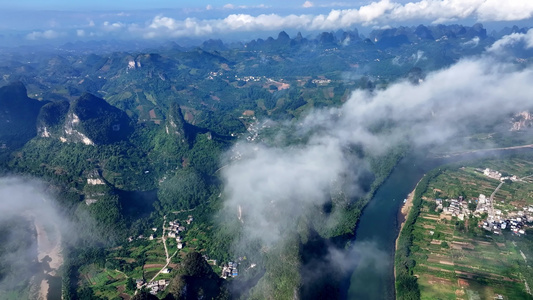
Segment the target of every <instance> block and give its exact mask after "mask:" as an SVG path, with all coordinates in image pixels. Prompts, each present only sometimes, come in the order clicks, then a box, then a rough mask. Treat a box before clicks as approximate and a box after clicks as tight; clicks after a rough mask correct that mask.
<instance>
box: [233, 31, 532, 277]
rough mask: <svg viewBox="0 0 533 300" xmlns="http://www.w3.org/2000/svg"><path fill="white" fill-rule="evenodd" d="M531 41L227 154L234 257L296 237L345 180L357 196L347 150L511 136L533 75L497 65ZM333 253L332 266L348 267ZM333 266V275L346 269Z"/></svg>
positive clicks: (507, 41)
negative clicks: (290, 138)
mask: <svg viewBox="0 0 533 300" xmlns="http://www.w3.org/2000/svg"><path fill="white" fill-rule="evenodd" d="M532 32H533V31H529V32H528V33H527V34H523V35H517V34H515V35H512V36H507V37H504V38H503V39H502V40H501V41H498V42H497V43H495V44H494V46H493V47H491V48H490V49H489V51H486V52H485V53H484V54H483V55H481V56H477V57H473V58H467V59H463V60H461V61H458V62H457V63H456V64H454V65H452V66H451V67H449V68H447V69H443V70H440V71H436V72H433V73H431V74H428V75H427V77H426V78H425V80H424V81H423V82H420V83H419V84H417V85H413V84H412V83H410V82H408V81H407V80H405V81H399V82H397V83H394V84H392V85H390V86H389V87H388V88H387V89H384V90H376V91H374V92H368V91H363V90H357V91H354V92H353V93H352V95H351V97H350V98H349V100H348V101H347V102H346V103H345V104H344V105H342V106H341V107H339V108H330V109H324V110H316V111H313V112H311V113H309V114H308V115H307V116H306V117H305V118H304V119H303V120H301V121H299V123H298V124H290V126H292V128H291V130H293V131H295V132H297V135H298V136H299V137H305V138H302V139H301V140H302V141H304V142H301V143H297V144H291V145H290V146H276V145H272V144H269V145H266V144H262V143H247V142H241V143H238V144H237V145H236V146H235V147H234V148H233V149H232V150H231V153H232V156H233V157H234V158H235V157H239V158H238V159H234V160H233V161H231V162H229V166H228V167H226V168H225V169H224V172H223V177H224V179H225V195H226V200H225V201H226V202H225V204H226V208H227V210H226V213H229V214H230V215H231V216H234V217H236V216H238V215H239V214H240V216H241V217H240V220H241V223H242V229H243V231H244V234H243V235H241V236H240V239H239V240H238V241H237V242H236V245H237V247H242V245H246V244H247V243H250V242H251V241H257V240H259V241H261V242H262V243H263V244H264V245H266V246H267V247H268V246H269V245H273V244H276V243H283V241H284V237H285V236H286V234H287V233H289V232H295V231H296V230H297V228H296V226H297V223H298V218H299V217H300V216H302V215H304V214H306V213H308V212H309V211H310V209H312V208H314V207H315V208H316V207H319V206H321V205H324V204H325V203H327V202H328V201H329V200H330V194H329V193H330V189H331V187H332V186H333V185H334V183H335V182H336V181H337V180H339V179H341V178H344V176H345V175H346V174H349V178H350V182H351V183H352V186H353V188H352V189H351V190H352V191H353V193H352V194H351V195H350V196H352V197H353V196H356V195H362V192H361V188H360V187H359V182H360V179H361V177H360V176H359V175H358V174H363V173H364V172H365V171H367V170H368V165H367V164H366V163H365V162H364V161H363V160H362V159H358V158H357V156H355V157H356V158H355V159H354V155H353V154H350V151H347V149H351V148H353V147H354V146H356V147H360V148H362V149H363V150H364V153H366V154H367V155H370V156H375V157H377V156H379V155H381V154H384V153H386V152H387V151H389V150H391V149H392V148H394V147H396V146H398V145H400V144H409V145H411V146H412V147H413V148H414V149H426V148H428V147H433V149H436V148H439V147H446V149H453V148H455V149H467V148H469V147H472V146H473V145H471V144H470V142H469V140H468V139H457V140H455V139H454V138H455V137H457V136H468V135H469V134H472V133H473V132H476V131H480V130H484V129H485V130H486V128H490V126H493V125H494V124H495V123H498V122H499V123H501V122H504V124H503V126H504V127H505V126H508V125H509V124H507V123H505V120H508V119H509V116H510V115H512V114H514V113H516V112H518V111H522V110H525V109H529V108H531V107H532V106H533V105H532V104H533V102H532V101H531V95H533V85H531V82H533V68H532V67H531V66H529V65H526V64H520V63H516V61H509V59H506V60H504V61H502V60H501V56H502V55H503V54H504V51H505V49H506V48H507V47H508V46H510V45H512V44H513V43H514V42H513V41H516V40H526V41H527V40H528V39H529V38H528V37H529V36H530V35H531V34H532ZM525 46H526V47H531V46H532V45H531V43H526V44H525ZM450 143H453V145H450ZM450 146H453V147H450ZM315 211H320V210H315ZM310 217H311V218H313V216H310ZM333 218H334V216H333ZM365 247H368V248H372V247H371V245H366V246H365ZM331 251H332V252H331V260H332V261H336V259H335V257H343V258H345V257H346V256H345V253H342V251H341V252H340V253H339V252H338V250H334V248H332V249H331ZM354 251H356V252H357V251H359V252H361V251H362V252H365V251H363V250H362V249H355V250H354ZM372 251H374V253H376V255H378V253H377V252H375V251H377V250H376V249H373V250H372ZM366 252H367V251H366ZM361 255H362V254H361ZM361 255H360V256H361ZM356 256H357V255H356ZM352 257H353V256H352ZM338 261H339V265H338V267H339V268H341V267H342V265H347V264H348V263H347V262H346V260H345V259H342V260H341V259H339V260H338ZM377 261H379V259H377Z"/></svg>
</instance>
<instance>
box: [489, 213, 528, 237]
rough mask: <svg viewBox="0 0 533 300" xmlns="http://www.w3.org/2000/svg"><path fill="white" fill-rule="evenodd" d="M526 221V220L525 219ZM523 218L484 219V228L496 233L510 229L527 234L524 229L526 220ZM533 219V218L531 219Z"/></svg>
mask: <svg viewBox="0 0 533 300" xmlns="http://www.w3.org/2000/svg"><path fill="white" fill-rule="evenodd" d="M524 221H525V220H524ZM524 221H523V218H520V217H517V218H512V219H506V220H504V219H500V220H490V219H487V220H485V221H483V225H482V226H483V229H485V230H487V231H492V232H494V233H495V234H501V233H502V230H505V229H509V230H511V231H512V232H513V233H514V234H517V235H519V236H520V235H523V234H526V232H525V230H524V226H526V225H525V222H524ZM531 221H533V219H532V220H531Z"/></svg>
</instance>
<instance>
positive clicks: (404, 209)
mask: <svg viewBox="0 0 533 300" xmlns="http://www.w3.org/2000/svg"><path fill="white" fill-rule="evenodd" d="M424 176H426V174H424V175H423V176H422V178H421V179H420V180H419V181H418V182H417V183H416V186H415V187H414V189H413V191H411V192H410V193H409V194H408V195H407V198H406V199H407V201H406V202H405V203H404V204H403V206H402V207H401V209H400V215H401V216H402V218H403V220H402V222H401V223H400V226H399V227H400V228H399V230H398V236H397V237H396V240H395V242H394V244H395V246H394V252H395V253H396V252H397V251H398V241H399V239H400V235H401V232H402V229H403V226H404V225H405V222H406V221H407V216H408V215H409V213H410V212H411V208H412V207H413V199H414V198H415V191H416V188H417V187H418V185H419V184H420V182H421V181H422V179H423V178H424ZM394 280H395V281H396V267H395V268H394Z"/></svg>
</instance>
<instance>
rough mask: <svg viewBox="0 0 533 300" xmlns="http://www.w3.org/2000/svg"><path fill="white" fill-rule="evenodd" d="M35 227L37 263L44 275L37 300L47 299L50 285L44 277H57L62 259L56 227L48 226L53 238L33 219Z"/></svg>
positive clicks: (59, 237) (42, 225) (41, 224)
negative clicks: (41, 265) (40, 264)
mask: <svg viewBox="0 0 533 300" xmlns="http://www.w3.org/2000/svg"><path fill="white" fill-rule="evenodd" d="M33 223H34V225H35V230H36V233H37V251H38V253H37V257H38V259H39V261H40V262H41V263H42V264H43V272H44V275H45V276H43V278H42V280H41V283H40V288H39V296H38V299H43V300H45V299H48V293H49V289H50V284H49V282H48V279H46V275H50V276H57V275H58V272H59V268H60V267H61V265H62V264H63V257H62V255H61V246H60V245H61V235H60V233H59V230H58V228H57V225H55V224H53V225H51V224H48V225H49V227H48V228H49V230H51V229H52V230H53V231H55V232H51V233H52V234H53V235H54V236H51V235H50V234H49V232H47V231H46V229H45V225H44V224H43V223H41V222H40V221H39V219H37V218H34V221H33Z"/></svg>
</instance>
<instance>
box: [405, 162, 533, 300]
mask: <svg viewBox="0 0 533 300" xmlns="http://www.w3.org/2000/svg"><path fill="white" fill-rule="evenodd" d="M481 166H486V167H488V168H491V169H493V170H498V171H500V172H506V173H509V174H514V175H517V176H519V177H525V176H528V175H530V174H528V172H531V173H533V163H531V162H530V161H528V160H524V159H519V158H513V159H509V160H505V161H496V160H492V161H483V162H482V163H480V165H479V166H475V167H463V168H459V169H456V170H446V171H444V172H442V173H441V174H440V175H438V176H437V177H436V178H434V179H433V180H432V181H431V182H430V183H429V185H428V189H427V191H426V192H425V194H424V195H423V197H422V199H423V205H422V208H421V210H420V214H419V215H418V217H417V218H416V222H415V224H414V227H413V228H414V229H413V232H412V238H413V243H412V246H411V249H410V250H411V251H410V257H411V258H412V259H414V261H415V266H414V267H413V268H412V270H413V274H414V275H415V276H416V277H417V278H418V285H419V287H420V293H421V299H465V300H466V299H498V297H500V296H501V297H503V299H533V296H532V295H531V292H530V291H529V287H533V272H532V266H531V261H532V260H533V230H531V229H529V230H527V231H526V233H527V234H526V235H525V236H516V235H513V234H512V233H511V232H510V231H504V232H503V234H502V235H496V234H492V233H490V232H488V231H485V230H484V229H482V228H480V227H479V226H478V225H479V222H480V221H481V220H482V219H481V218H476V217H473V216H472V217H466V218H465V220H464V221H460V220H458V219H457V218H456V217H451V216H450V215H444V214H441V213H439V212H436V211H434V210H433V209H430V206H431V205H430V203H431V202H433V201H434V199H435V198H436V197H440V198H443V199H446V198H456V197H458V196H460V195H463V196H464V197H465V199H466V200H467V201H468V200H470V199H474V198H477V196H479V194H485V195H487V196H489V195H491V193H492V192H493V191H494V190H495V189H496V187H497V186H498V184H499V183H500V181H498V180H495V179H491V178H488V177H485V176H483V174H482V173H480V172H479V171H478V170H476V168H480V167H481ZM494 199H495V208H497V209H501V210H502V211H505V210H510V211H512V210H513V209H515V210H516V207H518V208H520V207H523V206H526V205H531V204H533V183H531V182H530V181H529V180H524V182H513V183H505V184H503V185H502V187H501V189H500V190H499V191H498V192H497V193H496V194H495V196H494Z"/></svg>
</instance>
